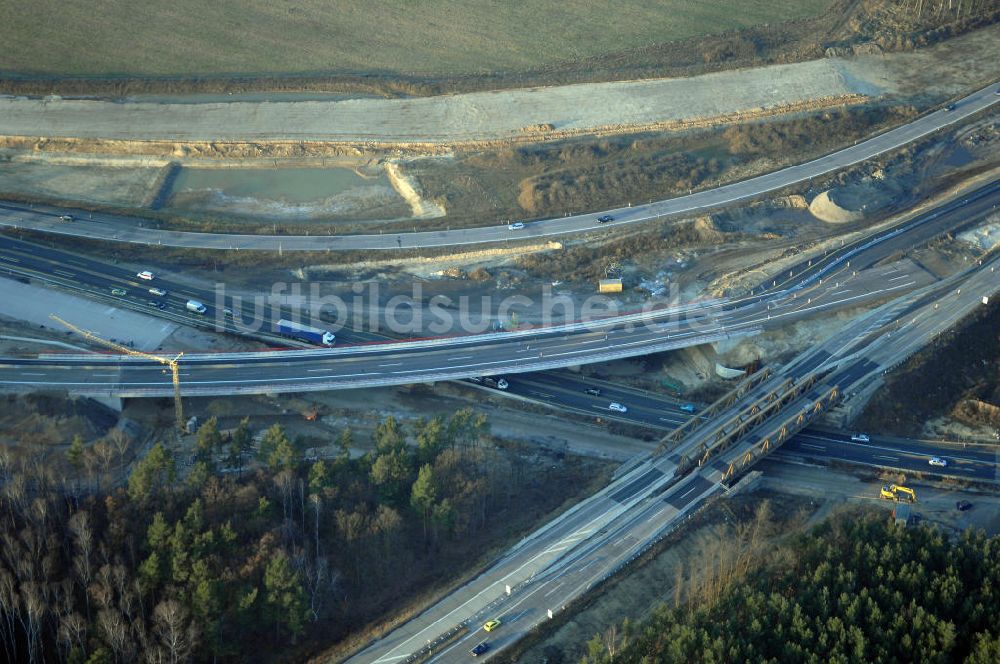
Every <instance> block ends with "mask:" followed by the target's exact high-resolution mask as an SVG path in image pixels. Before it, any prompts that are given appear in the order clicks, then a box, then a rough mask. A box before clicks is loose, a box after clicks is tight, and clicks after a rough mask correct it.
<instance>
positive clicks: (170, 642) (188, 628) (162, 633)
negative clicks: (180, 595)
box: [153, 599, 198, 664]
mask: <svg viewBox="0 0 1000 664" xmlns="http://www.w3.org/2000/svg"><path fill="white" fill-rule="evenodd" d="M153 632H154V633H155V634H156V637H157V638H158V639H159V641H160V644H162V646H163V650H164V652H165V654H166V658H165V659H164V660H163V661H165V662H170V664H178V663H180V662H187V661H190V659H191V654H192V653H193V652H194V649H195V647H196V646H197V645H198V630H197V628H196V627H195V625H194V623H193V622H192V620H191V615H190V613H189V612H188V610H187V608H185V607H184V605H183V604H181V603H180V602H178V601H177V600H173V599H166V600H163V601H162V602H160V603H159V604H157V605H156V608H155V609H153Z"/></svg>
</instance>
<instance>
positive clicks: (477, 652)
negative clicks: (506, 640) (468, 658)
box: [469, 641, 490, 657]
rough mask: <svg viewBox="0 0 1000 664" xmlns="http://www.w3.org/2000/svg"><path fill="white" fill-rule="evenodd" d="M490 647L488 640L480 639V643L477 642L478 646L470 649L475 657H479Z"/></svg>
mask: <svg viewBox="0 0 1000 664" xmlns="http://www.w3.org/2000/svg"><path fill="white" fill-rule="evenodd" d="M489 649H490V644H489V643H487V642H486V641H480V642H479V643H477V644H476V647H475V648H473V649H472V650H470V651H469V652H470V653H471V654H472V656H473V657H479V656H480V655H482V654H483V653H484V652H486V651H487V650H489Z"/></svg>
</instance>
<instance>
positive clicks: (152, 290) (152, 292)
mask: <svg viewBox="0 0 1000 664" xmlns="http://www.w3.org/2000/svg"><path fill="white" fill-rule="evenodd" d="M149 294H150V295H155V296H156V297H163V296H164V295H166V294H167V291H165V290H163V289H162V288H150V289H149Z"/></svg>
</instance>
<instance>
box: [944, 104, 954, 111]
mask: <svg viewBox="0 0 1000 664" xmlns="http://www.w3.org/2000/svg"><path fill="white" fill-rule="evenodd" d="M955 108H957V107H956V106H955V104H948V105H947V106H945V107H944V110H946V111H954V110H955Z"/></svg>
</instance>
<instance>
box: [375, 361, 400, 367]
mask: <svg viewBox="0 0 1000 664" xmlns="http://www.w3.org/2000/svg"><path fill="white" fill-rule="evenodd" d="M379 366H380V367H401V366H403V363H402V362H389V363H388V364H380V365H379Z"/></svg>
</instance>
